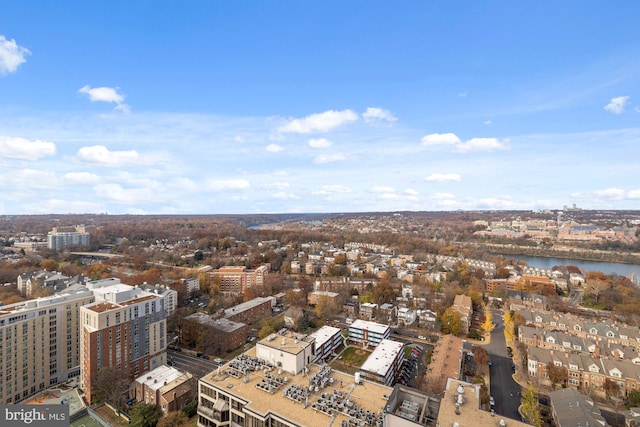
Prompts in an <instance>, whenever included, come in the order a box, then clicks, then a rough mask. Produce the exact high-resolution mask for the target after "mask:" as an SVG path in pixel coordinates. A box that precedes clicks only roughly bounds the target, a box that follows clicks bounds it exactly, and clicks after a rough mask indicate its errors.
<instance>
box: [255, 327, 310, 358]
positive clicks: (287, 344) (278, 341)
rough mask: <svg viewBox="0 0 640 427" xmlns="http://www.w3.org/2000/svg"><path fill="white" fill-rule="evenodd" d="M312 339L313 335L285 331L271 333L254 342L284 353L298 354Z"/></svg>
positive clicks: (258, 345)
mask: <svg viewBox="0 0 640 427" xmlns="http://www.w3.org/2000/svg"><path fill="white" fill-rule="evenodd" d="M313 340H314V337H313V336H311V335H310V336H306V335H302V334H296V333H295V332H291V331H286V332H284V333H279V334H271V335H269V336H268V337H266V338H263V339H261V340H260V341H258V343H257V344H256V346H257V347H260V346H264V347H269V348H273V349H276V350H279V351H282V352H285V353H290V354H298V353H300V352H301V351H303V350H304V349H305V348H307V347H308V346H309V345H310V344H311V343H312V342H313Z"/></svg>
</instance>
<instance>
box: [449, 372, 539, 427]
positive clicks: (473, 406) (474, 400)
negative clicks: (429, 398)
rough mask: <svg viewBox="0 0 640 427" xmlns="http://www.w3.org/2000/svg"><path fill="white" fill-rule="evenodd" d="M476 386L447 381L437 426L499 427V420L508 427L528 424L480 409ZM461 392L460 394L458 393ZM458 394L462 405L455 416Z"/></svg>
mask: <svg viewBox="0 0 640 427" xmlns="http://www.w3.org/2000/svg"><path fill="white" fill-rule="evenodd" d="M479 387H480V386H479V385H477V384H470V383H467V382H464V381H460V380H455V379H453V378H449V379H448V380H447V384H446V388H445V394H444V397H443V398H442V400H441V401H440V410H439V412H438V425H441V426H452V425H456V424H454V423H457V425H459V426H461V427H462V426H499V425H500V424H499V423H500V420H504V421H505V422H506V425H507V426H509V427H514V426H516V427H521V426H522V427H524V426H528V425H529V424H526V423H523V422H521V421H518V420H514V419H511V418H506V417H503V416H500V415H495V416H494V415H491V413H490V412H487V411H483V410H481V409H480V389H479ZM459 391H462V393H458V392H459ZM458 394H460V395H461V396H462V400H463V402H462V404H460V405H459V411H458V412H460V413H459V414H456V401H457V400H458Z"/></svg>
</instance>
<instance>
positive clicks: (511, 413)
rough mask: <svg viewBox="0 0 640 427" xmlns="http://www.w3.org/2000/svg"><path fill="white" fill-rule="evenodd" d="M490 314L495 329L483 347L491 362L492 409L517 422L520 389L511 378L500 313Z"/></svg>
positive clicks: (495, 311)
mask: <svg viewBox="0 0 640 427" xmlns="http://www.w3.org/2000/svg"><path fill="white" fill-rule="evenodd" d="M492 314H493V322H494V323H495V324H496V327H495V329H494V330H493V331H492V332H491V342H489V343H488V344H486V345H484V348H485V349H486V350H487V352H488V353H489V357H490V358H491V362H492V365H491V367H490V368H489V372H490V375H491V386H490V394H491V396H493V398H494V399H495V401H496V404H495V407H494V409H495V411H496V414H498V415H502V416H505V417H508V418H512V419H515V420H519V419H520V414H519V413H518V406H520V393H521V390H522V389H521V387H520V385H519V384H518V383H517V382H515V381H514V380H513V377H512V375H513V372H512V371H511V363H512V361H511V358H510V357H509V354H508V353H507V344H506V342H505V338H504V320H503V319H502V312H501V311H498V310H493V312H492Z"/></svg>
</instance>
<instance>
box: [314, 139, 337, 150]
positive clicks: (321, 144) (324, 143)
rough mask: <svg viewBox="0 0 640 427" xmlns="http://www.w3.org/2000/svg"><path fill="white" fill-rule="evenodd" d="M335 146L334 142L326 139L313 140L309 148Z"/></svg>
mask: <svg viewBox="0 0 640 427" xmlns="http://www.w3.org/2000/svg"><path fill="white" fill-rule="evenodd" d="M332 145H333V142H331V141H329V140H328V139H326V138H312V139H310V140H309V146H310V147H313V148H328V147H331V146H332Z"/></svg>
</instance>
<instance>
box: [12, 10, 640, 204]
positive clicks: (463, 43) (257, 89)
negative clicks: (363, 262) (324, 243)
mask: <svg viewBox="0 0 640 427" xmlns="http://www.w3.org/2000/svg"><path fill="white" fill-rule="evenodd" d="M638 16H640V3H638V2H634V1H622V2H614V3H611V2H602V1H562V2H557V1H536V2H528V1H522V2H520V1H516V2H514V1H483V2H478V1H442V2H436V1H428V2H425V1H393V2H390V1H384V2H383V1H344V0H343V1H321V2H317V1H295V2H294V1H266V0H265V1H225V2H223V1H189V2H178V1H154V2H145V1H135V2H125V1H111V2H89V3H87V2H80V1H65V2H43V1H29V0H25V1H20V2H3V3H2V4H0V214H44V213H103V212H108V213H112V214H119V213H125V214H216V213H237V214H244V213H246V214H250V213H283V212H362V211H397V210H414V211H422V210H426V211H440V210H457V209H463V210H470V209H485V210H487V209H497V210H500V209H532V210H537V209H546V208H549V209H557V208H562V207H563V206H564V205H572V204H574V203H575V204H577V205H578V206H580V207H583V208H587V209H639V208H640V26H639V25H638Z"/></svg>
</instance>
